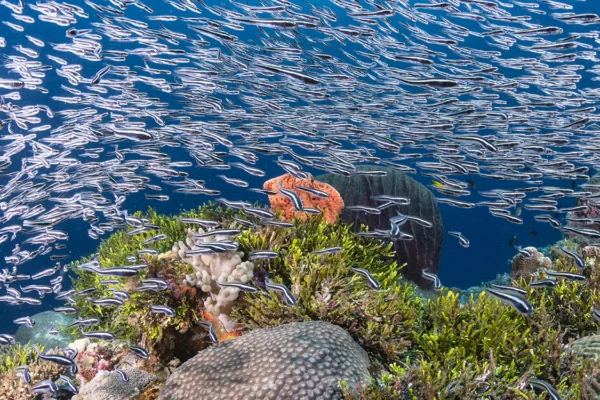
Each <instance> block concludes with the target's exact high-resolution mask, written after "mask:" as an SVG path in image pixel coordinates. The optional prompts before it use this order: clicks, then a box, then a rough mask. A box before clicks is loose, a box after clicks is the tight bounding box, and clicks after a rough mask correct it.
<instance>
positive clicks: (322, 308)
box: [9, 205, 600, 400]
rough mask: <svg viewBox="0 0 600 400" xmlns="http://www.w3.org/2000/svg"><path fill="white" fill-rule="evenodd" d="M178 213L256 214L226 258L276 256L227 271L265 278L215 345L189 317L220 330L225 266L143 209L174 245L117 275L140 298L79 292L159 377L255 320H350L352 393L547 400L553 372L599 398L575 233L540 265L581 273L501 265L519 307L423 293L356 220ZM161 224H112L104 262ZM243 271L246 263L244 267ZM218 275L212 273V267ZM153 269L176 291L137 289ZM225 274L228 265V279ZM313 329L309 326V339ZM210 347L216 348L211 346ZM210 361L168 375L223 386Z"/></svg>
mask: <svg viewBox="0 0 600 400" xmlns="http://www.w3.org/2000/svg"><path fill="white" fill-rule="evenodd" d="M183 216H186V217H191V218H200V219H212V220H215V221H219V222H220V223H221V226H222V227H236V226H237V225H235V221H234V218H235V217H240V218H244V219H247V220H250V221H253V222H256V223H257V227H256V229H244V230H242V233H241V234H239V235H237V237H236V240H237V242H238V249H237V252H236V253H235V255H237V256H238V257H239V260H237V259H236V261H237V262H236V263H232V265H235V266H237V265H240V264H241V263H243V262H244V259H245V258H246V255H247V254H248V253H250V252H253V251H258V250H270V251H273V252H276V253H277V255H278V257H277V258H270V259H257V260H253V261H252V262H253V274H252V278H251V280H250V278H249V277H250V275H249V274H247V275H245V276H246V278H242V276H241V275H239V276H237V275H236V276H235V277H234V278H232V279H233V280H236V281H237V279H240V280H241V279H248V284H251V285H253V286H255V287H257V288H259V289H261V290H259V292H258V293H243V294H239V297H238V298H237V300H236V301H234V302H232V303H230V305H231V307H232V309H231V314H230V317H231V319H232V320H234V321H236V323H237V324H238V325H237V327H236V330H235V335H240V334H241V337H239V338H235V339H232V340H229V341H227V342H222V343H221V344H219V345H218V346H216V348H214V349H213V347H211V344H210V342H209V340H208V337H207V334H206V332H205V330H203V329H202V328H200V327H196V326H195V324H194V321H197V320H198V319H201V318H204V319H210V320H211V321H212V322H213V324H215V329H216V330H218V329H219V327H218V326H217V322H218V321H219V319H218V317H216V316H214V315H212V314H211V313H209V312H208V310H207V307H205V302H206V301H207V300H208V299H209V298H212V297H211V294H213V292H212V291H204V290H203V289H202V287H201V285H200V287H198V286H197V285H198V284H199V281H201V278H202V272H201V271H206V272H207V274H208V271H209V270H212V268H213V267H215V268H217V269H218V268H220V267H219V266H210V262H209V263H204V265H202V266H201V267H200V271H197V270H196V269H194V267H192V264H194V262H195V261H194V260H187V261H184V260H183V259H181V258H180V257H179V254H178V253H179V250H181V249H180V248H178V249H177V251H175V252H173V251H172V247H173V243H174V242H179V241H181V242H183V243H186V240H187V237H188V235H190V232H189V230H188V228H189V225H186V224H182V223H180V222H179V221H178V220H177V218H176V217H166V216H159V215H156V214H155V213H154V212H153V211H152V210H150V211H149V212H148V213H147V214H145V215H139V217H140V218H146V219H147V220H148V221H149V222H151V223H154V224H157V225H159V226H161V227H162V229H163V231H164V232H166V233H167V234H168V235H169V240H168V241H164V242H165V243H163V242H158V243H155V244H152V245H150V248H154V249H156V250H157V251H160V252H161V253H170V256H169V255H168V254H163V255H162V256H161V257H145V258H144V259H143V260H140V261H143V262H145V263H146V264H147V265H148V270H147V271H145V272H144V273H143V274H142V275H141V276H140V277H136V278H126V279H123V280H122V283H123V285H122V287H125V288H126V289H127V290H128V291H130V293H131V297H132V300H131V301H127V302H126V303H125V305H124V306H122V307H118V308H116V309H106V308H98V307H95V306H93V305H92V304H90V303H89V301H88V300H87V299H85V298H77V302H78V308H80V309H81V310H83V311H82V313H83V314H84V315H82V316H84V317H85V316H99V317H100V319H101V324H100V325H101V326H99V327H98V329H103V330H111V331H113V332H115V333H117V334H118V335H119V336H120V337H122V338H127V339H131V340H132V343H133V344H139V345H141V346H142V347H145V348H146V349H148V350H149V351H150V354H151V356H150V359H149V360H143V361H139V360H138V361H136V363H135V364H134V365H135V366H136V367H137V368H140V369H143V370H145V371H147V372H150V373H153V374H154V375H157V376H161V377H167V376H168V374H169V371H170V370H171V369H172V368H175V367H177V365H179V364H180V363H181V362H183V363H184V364H182V365H188V364H185V362H186V361H187V360H190V359H191V358H192V357H194V355H195V354H196V353H197V352H198V351H200V352H201V353H200V354H203V353H205V354H213V353H214V352H216V351H217V350H223V351H226V349H228V348H230V346H231V348H233V346H236V345H235V343H236V342H237V341H238V340H239V341H242V343H243V340H244V338H246V337H248V335H252V332H253V331H257V332H261V331H262V330H264V329H265V328H276V327H278V326H284V325H285V324H289V323H294V322H307V321H323V322H329V323H331V324H334V325H337V326H338V327H340V329H343V330H344V331H345V332H347V334H348V335H350V337H351V338H352V339H353V340H354V342H356V343H357V344H358V345H359V346H360V347H361V348H362V349H364V351H365V352H366V354H367V355H368V357H369V360H370V367H369V372H370V376H371V381H370V383H369V384H368V385H367V386H365V387H362V388H355V387H354V384H355V382H354V381H349V382H346V383H343V382H342V383H340V385H341V388H342V389H343V393H344V396H346V397H347V398H349V399H375V400H384V399H390V400H391V399H433V398H438V399H471V398H473V399H479V398H482V399H483V398H490V399H491V398H505V399H508V398H527V399H534V398H539V395H535V394H534V392H533V390H532V389H531V388H530V387H529V386H528V385H527V383H526V382H527V381H528V379H530V378H532V377H535V378H538V379H543V380H545V381H548V382H549V383H550V384H551V385H552V386H554V387H555V388H556V390H557V391H558V392H559V393H560V394H561V396H562V397H563V398H565V399H580V398H582V399H584V398H585V399H587V398H590V399H591V398H594V397H590V396H592V395H591V394H590V393H592V392H593V388H594V387H600V385H599V384H598V379H597V378H596V377H597V376H598V375H597V374H596V373H595V369H594V368H595V367H594V365H593V362H592V360H591V359H588V358H586V357H580V356H579V355H578V354H579V353H578V352H577V350H576V349H575V348H576V347H577V346H573V350H571V346H569V344H570V343H571V342H572V341H574V340H576V339H579V338H582V337H585V336H588V335H592V334H595V333H596V332H597V330H598V324H597V323H596V322H595V320H594V318H593V316H592V311H593V308H600V303H599V302H600V300H599V299H600V293H599V288H600V268H597V264H596V262H595V259H594V260H592V259H590V260H589V261H590V262H588V267H586V268H585V269H584V271H581V270H579V269H578V268H577V266H576V265H575V263H574V261H573V258H572V257H569V256H567V255H565V254H564V252H562V251H560V250H559V248H568V249H570V250H574V251H578V252H580V253H582V252H583V250H581V249H580V248H579V247H578V245H577V244H576V243H574V242H573V241H570V240H568V241H561V242H560V243H557V244H556V245H555V246H554V247H552V248H551V249H550V250H549V251H548V253H547V255H548V257H547V259H545V258H544V256H543V255H541V254H540V255H539V256H540V257H541V259H542V260H543V261H542V264H543V265H542V266H543V267H546V268H550V267H551V268H552V269H554V270H556V271H561V272H570V273H577V274H584V275H585V276H586V278H587V279H586V280H585V281H572V280H568V279H564V278H556V284H555V286H554V287H550V288H534V287H531V286H530V279H529V277H525V276H526V274H523V275H520V276H519V277H518V278H516V279H513V280H511V281H508V279H507V277H503V280H502V281H501V282H500V283H502V284H510V285H513V286H516V287H518V288H521V289H523V290H524V291H525V293H526V294H525V296H526V297H527V299H528V300H529V301H530V302H531V304H532V306H533V309H534V311H533V313H532V314H531V315H530V316H528V317H524V316H523V315H521V314H519V313H518V312H517V311H516V310H514V309H513V308H511V307H510V306H508V305H506V304H504V303H500V302H499V301H498V300H496V299H493V298H491V297H490V296H488V295H487V294H486V293H485V292H481V288H473V290H469V291H467V292H466V293H460V294H457V293H453V292H451V291H449V290H447V289H442V291H441V292H439V294H437V295H436V296H423V295H422V294H421V292H420V291H418V290H417V288H416V286H415V285H414V284H412V283H410V282H407V281H405V280H403V279H401V269H402V267H399V266H398V265H397V263H396V261H395V258H394V257H393V250H392V249H393V247H392V244H391V243H388V244H385V243H383V242H381V241H378V240H375V239H372V238H368V237H364V236H359V235H356V234H355V233H354V232H353V230H354V229H356V228H355V227H352V226H351V225H349V224H347V223H345V222H343V221H342V220H341V219H338V220H337V221H336V222H335V223H333V224H330V223H328V222H326V221H325V220H324V218H323V215H320V216H310V217H307V218H305V219H302V218H296V219H294V221H293V227H292V228H282V227H278V226H274V225H261V224H260V221H259V220H257V219H256V218H253V217H252V216H248V215H246V214H245V213H244V211H243V210H231V209H226V208H221V207H214V206H212V205H207V206H203V207H201V208H200V209H198V210H196V211H191V212H186V213H185V214H183ZM154 234H156V232H148V233H143V234H141V235H132V236H129V235H127V232H118V233H115V234H114V235H113V236H112V237H110V238H109V239H108V240H107V241H105V242H103V243H102V245H101V246H100V248H99V257H100V260H101V262H102V263H103V265H106V266H112V265H124V264H126V263H127V261H126V259H125V257H126V256H130V255H132V254H135V253H136V251H137V250H139V249H140V248H142V245H141V243H142V242H143V241H144V240H145V239H147V238H148V237H150V236H152V235H154ZM211 240H214V239H211ZM166 242H168V243H166ZM193 244H194V243H193V242H192V243H186V244H185V246H186V247H191V246H190V245H193ZM178 246H179V244H178ZM145 247H147V246H145ZM332 247H341V248H342V251H340V252H334V253H333V254H319V253H318V250H322V249H327V248H332ZM238 252H241V254H240V253H238ZM184 257H185V255H184ZM190 261H191V262H190ZM188 262H190V264H188ZM548 263H549V264H548ZM232 265H228V266H227V268H228V271H232V270H231V268H232ZM351 267H354V268H362V269H365V270H368V271H369V272H370V273H371V274H372V276H373V278H374V279H376V280H377V281H378V282H379V284H380V287H381V289H380V290H373V289H372V288H371V287H369V285H368V284H367V281H366V279H365V277H364V276H363V275H360V274H356V273H355V272H354V271H353V269H352V268H351ZM538 268H539V267H536V268H535V270H537V269H538ZM234 269H235V267H234ZM530 270H531V271H535V270H534V269H533V268H531V269H530ZM248 272H249V271H248V270H246V271H243V274H246V273H248ZM77 273H78V277H77V278H76V279H75V281H74V286H75V288H76V289H77V290H81V289H82V288H86V287H94V288H96V289H97V291H98V294H94V297H95V296H107V295H109V292H107V291H106V289H105V288H103V287H102V285H100V284H99V282H98V280H99V278H97V277H96V276H94V275H93V274H90V273H88V272H86V271H77ZM197 273H200V275H197ZM210 276H211V278H213V280H214V278H215V277H216V278H217V279H218V275H217V274H214V275H213V273H212V272H210ZM145 277H161V278H162V279H165V280H167V281H168V282H169V289H168V290H166V291H162V292H156V293H155V292H144V293H138V292H134V291H133V289H134V288H135V287H137V286H138V285H139V283H140V282H139V280H140V278H145ZM230 277H231V274H230V275H229V276H227V277H226V278H225V277H223V279H227V280H229V279H230ZM267 280H271V281H272V282H273V283H276V284H282V285H285V286H286V287H287V288H289V290H290V293H291V295H292V296H293V297H294V298H295V300H296V303H297V304H295V306H291V305H289V304H288V303H286V302H285V301H284V299H283V298H282V296H281V295H280V294H279V293H277V292H274V291H267V290H265V282H266V281H267ZM186 281H187V282H188V283H191V284H193V285H194V286H193V287H191V286H189V285H188V284H187V283H186ZM211 283H212V282H211ZM206 289H208V288H206ZM210 289H211V290H212V287H211V288H210ZM217 294H218V293H217ZM148 304H165V305H169V306H170V307H173V308H174V309H175V310H176V316H175V317H173V318H167V317H164V316H157V315H155V314H151V313H149V310H148ZM219 325H220V324H219ZM224 333H226V332H224ZM235 335H232V336H235ZM250 337H252V336H250ZM221 338H225V336H222V337H220V339H221ZM310 338H311V337H310V336H307V340H309V339H310ZM248 340H249V339H248ZM589 340H592V339H589ZM220 341H222V339H221V340H220ZM231 343H234V345H232V344H231ZM92 344H93V343H92ZM73 345H75V344H73ZM120 346H122V344H120ZM87 347H89V345H88V346H87ZM87 347H86V352H87ZM208 347H210V349H209V350H204V349H207V348H208ZM247 347H250V346H247ZM112 351H113V355H112V356H111V357H115V358H114V363H112V361H111V363H112V365H113V368H114V366H115V365H116V366H120V365H128V362H126V361H125V360H127V359H128V357H130V356H131V354H129V355H126V356H124V355H123V354H121V353H120V350H119V348H118V347H116V348H114V349H113V350H112ZM247 354H248V353H247V350H246V349H238V351H237V352H236V355H237V356H238V357H239V358H240V359H242V360H246V358H244V357H246V355H247ZM119 358H120V359H119ZM199 358H200V356H199ZM236 360H237V359H236ZM212 361H213V364H214V363H215V362H216V363H218V362H219V361H218V359H217V358H215V359H213V360H212ZM99 363H100V360H94V361H93V363H91V365H92V369H93V368H96V370H98V369H100V365H99ZM213 364H208V361H207V364H206V370H203V371H204V372H202V371H198V370H194V371H195V372H193V371H192V369H191V367H190V368H188V367H186V368H185V369H184V367H179V369H178V370H175V374H174V375H173V377H172V380H170V382H175V381H176V380H177V379H178V378H176V376H179V375H178V374H179V371H181V376H183V375H184V371H188V372H189V374H191V375H189V376H192V375H193V374H194V373H196V374H199V373H201V372H202V373H205V374H206V375H205V376H206V377H208V376H209V375H211V374H213V375H214V376H215V377H217V375H218V377H220V378H219V379H222V380H220V381H219V382H217V383H214V384H213V385H212V386H211V387H213V388H214V387H215V385H217V384H218V385H221V384H224V385H225V386H226V384H227V382H228V379H229V378H230V377H231V376H233V375H232V374H231V373H230V371H226V372H224V370H218V371H217V370H216V369H215V370H213V371H212V372H211V368H214V367H213ZM189 365H194V363H193V362H190V364H189ZM215 365H216V364H215ZM365 368H366V367H365ZM84 369H85V368H84ZM257 371H258V372H260V370H259V369H257ZM188 372H185V373H186V374H187V373H188ZM10 373H12V372H9V374H10ZM96 373H98V372H97V371H96ZM181 379H184V378H181ZM160 386H161V383H160V381H155V383H153V384H151V385H150V386H149V387H148V388H147V389H145V390H144V391H143V393H139V394H138V398H140V399H142V398H143V399H153V398H156V395H157V393H158V391H159V390H160ZM169 386H171V383H170V384H169ZM197 388H198V390H200V385H198V386H196V385H195V384H194V385H193V386H190V389H189V391H188V393H194V390H196V389H197ZM202 389H203V387H202ZM168 390H171V389H165V392H164V393H163V398H169V397H168V395H169V393H171V392H170V391H168ZM173 390H174V389H173ZM188 395H189V394H188ZM536 396H538V397H536ZM541 396H542V398H543V395H541ZM281 398H285V397H281Z"/></svg>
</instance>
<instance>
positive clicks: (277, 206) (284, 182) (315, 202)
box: [263, 174, 344, 224]
mask: <svg viewBox="0 0 600 400" xmlns="http://www.w3.org/2000/svg"><path fill="white" fill-rule="evenodd" d="M279 183H281V187H283V188H284V189H289V190H293V191H294V192H296V193H297V194H298V196H300V199H302V203H303V204H304V207H305V208H316V209H318V210H320V211H321V212H322V213H323V214H324V219H325V221H327V222H329V223H330V224H332V223H334V222H335V220H336V219H337V217H338V216H339V215H340V213H341V212H342V209H343V208H344V200H343V199H342V197H341V196H340V194H339V193H338V191H337V190H335V188H334V187H333V186H331V185H328V184H326V183H322V182H319V181H316V180H315V179H314V178H313V177H312V176H311V177H309V179H297V178H295V177H293V176H292V175H289V174H285V175H281V176H278V177H276V178H273V179H270V180H268V181H266V182H265V183H264V185H263V187H264V188H265V189H267V190H272V191H274V192H279ZM295 186H304V187H309V188H313V189H318V190H321V191H323V192H325V193H327V194H329V198H320V197H317V196H314V195H312V194H310V193H307V192H305V191H303V190H299V189H296V188H295ZM269 202H270V203H271V207H272V208H273V209H274V210H275V211H281V212H282V213H283V214H282V218H283V219H284V220H286V221H291V220H292V219H294V217H296V216H299V217H300V218H302V219H305V218H306V213H305V212H300V211H296V210H295V209H294V206H293V205H292V202H291V201H290V200H289V199H288V198H287V197H284V196H282V195H281V194H279V193H277V194H275V195H271V196H269Z"/></svg>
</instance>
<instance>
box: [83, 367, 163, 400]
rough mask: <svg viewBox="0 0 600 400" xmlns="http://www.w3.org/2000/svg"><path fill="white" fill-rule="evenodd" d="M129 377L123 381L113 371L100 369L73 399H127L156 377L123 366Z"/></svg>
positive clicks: (143, 388)
mask: <svg viewBox="0 0 600 400" xmlns="http://www.w3.org/2000/svg"><path fill="white" fill-rule="evenodd" d="M123 372H125V374H126V375H127V377H128V378H129V379H128V381H127V382H125V381H123V379H122V378H121V376H120V375H119V374H118V373H117V372H115V371H100V372H98V374H97V375H96V376H95V377H94V379H92V380H91V381H90V382H89V383H87V384H85V386H83V387H82V388H81V389H80V390H79V394H78V395H77V396H75V397H73V400H127V399H131V398H134V397H135V396H138V395H139V394H140V393H142V392H143V391H144V390H145V388H146V387H147V386H148V385H150V384H151V383H152V382H153V381H156V380H157V379H158V378H157V377H156V376H154V375H152V374H149V373H147V372H145V371H142V370H140V369H137V368H123Z"/></svg>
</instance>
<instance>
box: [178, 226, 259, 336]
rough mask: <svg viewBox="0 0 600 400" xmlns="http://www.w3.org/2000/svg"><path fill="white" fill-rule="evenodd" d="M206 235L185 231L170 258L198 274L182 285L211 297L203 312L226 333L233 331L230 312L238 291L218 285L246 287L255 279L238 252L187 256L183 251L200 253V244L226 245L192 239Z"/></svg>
mask: <svg viewBox="0 0 600 400" xmlns="http://www.w3.org/2000/svg"><path fill="white" fill-rule="evenodd" d="M202 233H205V232H204V231H203V230H202V229H201V228H200V229H199V230H198V231H197V232H196V231H193V230H191V229H188V235H187V238H186V240H185V243H184V242H182V241H179V242H176V243H175V244H173V249H172V252H173V255H175V256H176V257H179V258H180V259H181V260H183V261H185V262H186V263H188V264H190V265H191V266H192V267H193V268H194V269H195V270H196V271H197V272H196V273H195V274H194V275H186V277H185V281H184V282H185V283H186V284H188V285H190V286H195V287H197V288H200V289H201V290H202V291H203V292H205V293H209V294H210V297H209V298H208V299H206V300H205V302H204V306H205V307H206V310H207V311H208V312H210V313H211V314H213V315H214V316H216V317H218V318H219V320H220V321H221V322H222V323H223V326H224V327H225V329H226V330H227V331H228V332H231V331H232V330H233V329H234V327H235V322H234V321H233V320H232V319H231V318H230V316H229V314H230V313H231V310H232V308H233V302H234V301H235V300H236V299H237V298H238V295H239V289H236V288H233V287H227V288H225V287H220V286H219V285H218V284H217V281H218V282H241V283H248V282H250V281H251V280H252V277H253V276H254V264H252V263H251V262H248V261H242V256H243V255H244V253H243V252H241V251H236V250H231V251H226V252H218V253H213V254H209V255H186V251H189V250H197V249H200V248H201V246H198V245H197V244H201V243H215V242H229V243H230V237H229V236H223V235H210V236H202V237H194V235H197V234H202Z"/></svg>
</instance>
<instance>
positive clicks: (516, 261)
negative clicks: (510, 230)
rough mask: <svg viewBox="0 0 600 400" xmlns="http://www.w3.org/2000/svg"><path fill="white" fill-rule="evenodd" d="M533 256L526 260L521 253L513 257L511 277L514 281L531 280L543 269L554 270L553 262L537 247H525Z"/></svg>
mask: <svg viewBox="0 0 600 400" xmlns="http://www.w3.org/2000/svg"><path fill="white" fill-rule="evenodd" d="M525 250H527V251H529V252H531V254H532V256H531V257H530V258H526V257H524V256H523V255H521V254H520V253H519V254H517V255H516V256H514V257H513V260H512V267H511V271H510V275H511V277H512V278H513V279H518V278H521V277H522V278H531V277H532V276H533V275H534V274H535V273H536V272H538V271H539V270H543V269H552V260H551V259H550V258H548V257H545V256H544V255H543V254H542V253H540V252H539V251H538V250H537V249H536V248H535V247H525Z"/></svg>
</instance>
